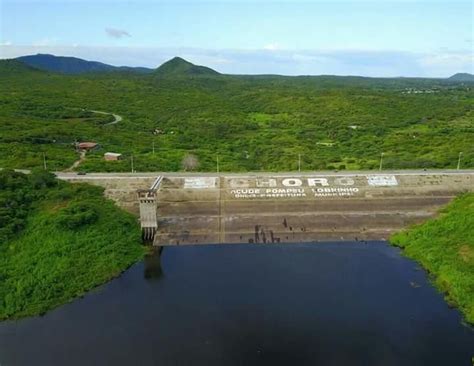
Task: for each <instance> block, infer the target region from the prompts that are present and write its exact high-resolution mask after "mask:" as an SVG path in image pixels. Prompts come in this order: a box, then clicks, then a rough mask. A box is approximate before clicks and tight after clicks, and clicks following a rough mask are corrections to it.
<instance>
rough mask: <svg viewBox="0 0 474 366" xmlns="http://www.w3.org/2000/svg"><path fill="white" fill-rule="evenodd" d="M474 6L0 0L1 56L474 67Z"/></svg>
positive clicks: (282, 66) (345, 69)
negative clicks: (179, 58) (39, 54)
mask: <svg viewBox="0 0 474 366" xmlns="http://www.w3.org/2000/svg"><path fill="white" fill-rule="evenodd" d="M473 12H474V7H473V2H471V1H450V0H431V1H429V0H398V1H385V0H368V1H357V0H346V1H321V0H313V1H311V0H299V1H291V2H290V1H279V0H276V1H275V0H274V1H270V0H252V1H250V0H234V1H230V0H221V1H214V2H209V1H200V0H187V1H184V0H174V1H172V0H161V1H160V0H155V1H151V0H136V1H125V0H96V1H89V0H69V1H64V0H63V1H60V0H49V1H42V0H30V1H26V0H0V58H13V57H17V56H22V55H27V54H36V53H51V54H55V55H61V56H75V57H81V58H84V59H88V60H95V61H101V62H105V63H109V64H112V65H127V66H146V67H157V66H159V65H160V64H161V63H163V62H164V61H166V60H167V59H170V58H172V57H174V56H181V57H183V58H185V59H187V60H189V61H191V62H193V63H196V64H201V65H206V66H209V67H212V68H214V69H216V70H217V71H220V72H224V73H232V74H284V75H308V74H312V75H320V74H335V75H363V76H386V77H390V76H423V77H446V76H450V75H452V74H454V73H457V72H470V73H472V72H474V56H473V54H474V52H473V49H474V43H473V38H474V29H473V27H474V13H473Z"/></svg>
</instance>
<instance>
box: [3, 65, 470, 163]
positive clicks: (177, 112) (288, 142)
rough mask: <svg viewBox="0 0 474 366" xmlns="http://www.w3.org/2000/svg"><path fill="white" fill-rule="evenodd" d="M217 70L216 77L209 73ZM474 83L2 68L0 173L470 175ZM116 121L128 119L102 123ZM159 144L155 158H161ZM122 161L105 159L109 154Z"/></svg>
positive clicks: (188, 69)
mask: <svg viewBox="0 0 474 366" xmlns="http://www.w3.org/2000/svg"><path fill="white" fill-rule="evenodd" d="M211 71H212V70H211ZM473 86H474V84H473V83H471V84H469V83H467V84H466V83H460V82H453V81H449V80H441V79H409V78H395V79H377V78H361V77H335V76H307V77H306V76H304V77H281V76H237V75H234V76H231V75H220V74H214V73H212V72H210V71H208V70H207V69H206V68H202V67H198V66H194V65H192V64H189V63H187V62H186V61H184V60H179V59H178V60H176V59H174V60H172V61H170V63H168V64H165V65H163V66H162V67H161V68H159V69H158V70H157V71H156V72H153V73H150V74H140V73H127V72H114V73H93V74H82V75H62V74H54V73H50V72H46V71H38V70H35V69H32V68H30V67H27V66H25V65H23V64H21V63H20V62H18V61H0V167H5V168H24V169H30V168H35V167H42V166H43V153H45V155H46V161H47V166H48V169H51V170H62V169H66V168H68V167H70V166H71V165H72V163H73V162H74V161H75V160H77V159H78V154H77V153H76V152H75V151H74V149H73V147H72V144H73V143H74V142H75V141H95V142H98V143H99V144H100V146H101V149H99V150H97V151H94V152H91V153H88V154H87V156H86V160H85V161H84V162H83V163H82V164H81V165H80V167H79V168H78V169H77V170H83V171H130V168H131V166H130V160H131V156H132V155H133V158H134V163H135V169H136V170H138V171H177V170H180V169H182V165H181V162H182V160H183V158H184V157H185V156H187V155H189V154H192V155H195V156H196V157H197V158H198V159H199V169H200V170H202V171H213V170H215V166H216V156H219V163H220V169H221V170H222V171H234V172H239V171H259V170H265V171H289V170H296V169H297V166H298V155H299V154H301V159H302V169H303V170H321V169H376V168H378V163H379V159H380V154H381V152H384V167H385V168H387V169H390V168H400V169H403V168H455V167H456V164H457V159H458V154H459V152H461V151H462V152H463V155H462V165H461V166H462V167H463V168H474V145H473V144H472V141H474V111H473V106H474V88H473ZM87 110H100V111H106V112H112V113H116V114H119V115H121V116H123V121H121V122H120V123H118V124H114V125H106V123H107V121H108V119H110V118H111V117H110V116H107V115H99V114H91V113H90V112H87ZM153 146H154V150H155V152H154V153H153ZM107 151H111V152H118V153H122V154H123V157H124V159H123V161H119V162H105V161H104V159H103V153H104V152H107Z"/></svg>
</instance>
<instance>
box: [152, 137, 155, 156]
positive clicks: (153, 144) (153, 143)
mask: <svg viewBox="0 0 474 366" xmlns="http://www.w3.org/2000/svg"><path fill="white" fill-rule="evenodd" d="M152 146H153V155H155V140H153V142H152Z"/></svg>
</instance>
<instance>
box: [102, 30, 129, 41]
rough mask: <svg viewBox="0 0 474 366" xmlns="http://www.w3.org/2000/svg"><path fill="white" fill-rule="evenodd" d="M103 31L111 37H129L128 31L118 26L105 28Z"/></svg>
mask: <svg viewBox="0 0 474 366" xmlns="http://www.w3.org/2000/svg"><path fill="white" fill-rule="evenodd" d="M105 33H107V35H108V36H109V37H111V38H116V39H120V38H124V37H131V35H130V33H128V32H127V31H126V30H123V29H118V28H105Z"/></svg>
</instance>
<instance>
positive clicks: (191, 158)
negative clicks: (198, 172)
mask: <svg viewBox="0 0 474 366" xmlns="http://www.w3.org/2000/svg"><path fill="white" fill-rule="evenodd" d="M181 165H182V167H183V169H184V170H195V169H197V168H199V160H198V158H197V156H196V155H193V154H187V155H186V156H185V157H184V158H183V161H182V162H181Z"/></svg>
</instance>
